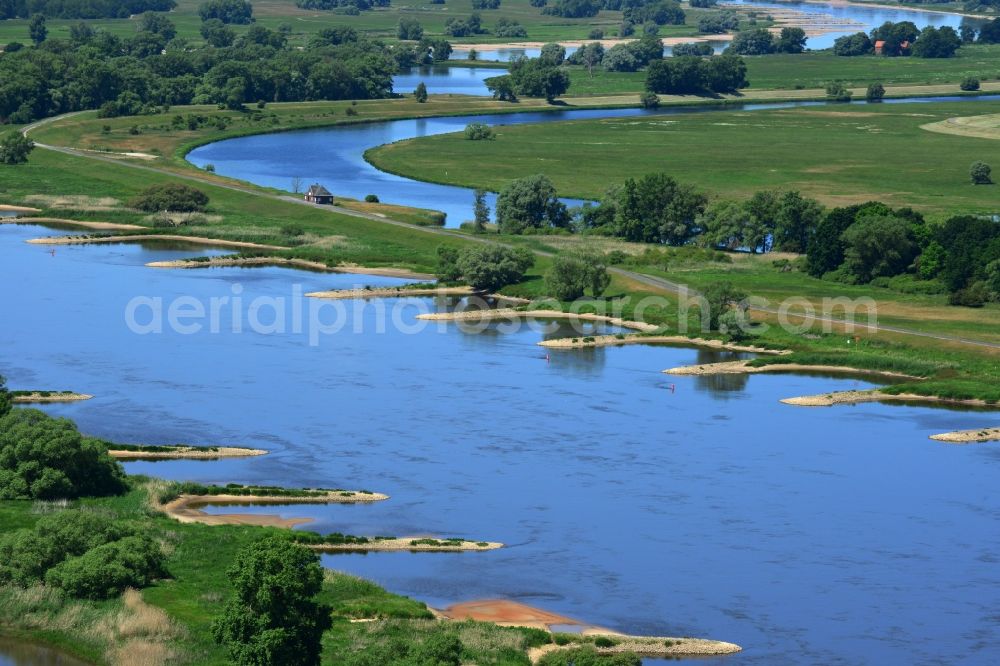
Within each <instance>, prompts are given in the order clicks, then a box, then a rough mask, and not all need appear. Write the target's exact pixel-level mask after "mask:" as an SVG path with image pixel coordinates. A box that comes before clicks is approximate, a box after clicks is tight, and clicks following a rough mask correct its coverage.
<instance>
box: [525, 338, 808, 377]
mask: <svg viewBox="0 0 1000 666" xmlns="http://www.w3.org/2000/svg"><path fill="white" fill-rule="evenodd" d="M538 344H539V346H541V347H548V348H550V349H587V348H590V347H618V346H621V345H651V344H668V345H680V346H686V347H704V348H706V349H720V350H724V351H732V352H747V353H752V354H788V353H790V352H788V351H785V350H778V349H769V348H767V347H761V346H758V345H745V344H740V343H736V342H723V341H722V340H711V339H708V338H689V337H687V336H684V335H635V334H632V335H594V336H587V337H582V338H556V339H555V340H542V341H541V342H539V343H538ZM664 372H667V371H666V370H664Z"/></svg>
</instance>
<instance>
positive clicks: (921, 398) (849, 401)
mask: <svg viewBox="0 0 1000 666" xmlns="http://www.w3.org/2000/svg"><path fill="white" fill-rule="evenodd" d="M781 402H783V403H785V404H786V405H796V406H799V407H831V406H833V405H856V404H858V403H862V402H916V403H921V402H922V403H938V404H944V405H968V406H970V407H986V406H988V405H987V403H986V402H985V401H984V400H956V399H952V398H938V397H934V396H926V395H917V394H915V393H900V394H898V395H897V394H893V393H883V392H882V391H879V390H878V389H872V390H869V391H835V392H833V393H821V394H820V395H806V396H801V397H797V398H784V399H782V400H781Z"/></svg>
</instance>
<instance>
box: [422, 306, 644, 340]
mask: <svg viewBox="0 0 1000 666" xmlns="http://www.w3.org/2000/svg"><path fill="white" fill-rule="evenodd" d="M417 319H427V320H432V321H497V320H515V319H573V320H577V321H596V322H602V323H605V324H611V325H613V326H621V327H622V328H632V329H638V330H640V331H655V330H657V329H658V328H659V327H658V326H655V325H654V324H647V323H645V322H641V321H630V320H628V319H620V318H618V317H608V316H606V315H596V314H589V313H572V312H562V311H561V310H514V309H512V308H499V309H496V310H463V311H462V312H433V313H428V314H420V315H417ZM611 337H614V336H611Z"/></svg>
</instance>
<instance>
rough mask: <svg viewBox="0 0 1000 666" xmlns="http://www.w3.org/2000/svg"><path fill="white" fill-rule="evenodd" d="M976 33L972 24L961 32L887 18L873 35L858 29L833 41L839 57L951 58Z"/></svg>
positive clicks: (945, 27)
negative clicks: (919, 25) (894, 21)
mask: <svg viewBox="0 0 1000 666" xmlns="http://www.w3.org/2000/svg"><path fill="white" fill-rule="evenodd" d="M987 32H988V31H987ZM975 34H976V31H975V29H974V28H972V27H971V26H968V25H964V26H962V28H961V34H959V33H958V32H956V31H955V29H954V28H952V27H950V26H943V27H940V28H935V27H934V26H927V27H926V28H924V29H923V30H920V29H918V28H917V26H916V25H915V24H914V23H913V22H911V21H900V22H898V23H893V22H891V21H886V22H885V23H883V24H882V25H880V26H879V27H877V28H875V29H874V30H872V31H871V34H870V35H869V34H865V33H863V32H857V33H854V34H853V35H845V36H843V37H838V38H837V39H836V40H835V41H834V43H833V52H834V53H835V54H836V55H839V56H862V55H871V54H875V55H882V56H887V57H891V58H894V57H899V56H910V55H912V56H915V57H917V58H951V57H952V56H954V55H955V53H956V52H957V51H958V49H959V48H960V47H961V46H962V44H963V43H970V42H972V41H974V39H975Z"/></svg>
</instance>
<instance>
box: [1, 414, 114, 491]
mask: <svg viewBox="0 0 1000 666" xmlns="http://www.w3.org/2000/svg"><path fill="white" fill-rule="evenodd" d="M126 488H127V485H126V481H125V473H124V471H123V470H122V468H121V465H119V464H118V463H117V462H115V461H114V460H113V459H112V458H111V457H110V456H109V455H108V453H107V450H106V449H105V448H104V446H103V445H102V444H101V443H100V442H98V441H97V440H94V439H91V438H85V437H83V436H82V435H81V434H80V432H79V431H78V430H77V429H76V426H75V425H74V424H73V422H72V421H69V420H67V419H54V418H52V417H50V416H48V415H47V414H45V413H44V412H40V411H38V410H36V409H17V410H11V411H9V412H8V413H7V414H6V415H5V416H3V417H0V499H61V498H76V497H87V496H106V495H120V494H121V493H123V492H125V490H126Z"/></svg>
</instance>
